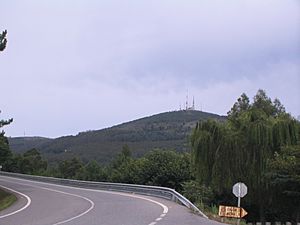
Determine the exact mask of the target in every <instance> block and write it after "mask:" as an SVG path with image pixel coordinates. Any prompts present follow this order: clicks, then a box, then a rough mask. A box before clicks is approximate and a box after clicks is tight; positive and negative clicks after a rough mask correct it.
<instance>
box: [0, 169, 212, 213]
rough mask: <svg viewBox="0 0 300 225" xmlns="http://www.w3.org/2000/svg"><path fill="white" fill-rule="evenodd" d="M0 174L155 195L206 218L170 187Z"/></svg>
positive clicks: (98, 188)
mask: <svg viewBox="0 0 300 225" xmlns="http://www.w3.org/2000/svg"><path fill="white" fill-rule="evenodd" d="M0 175H4V176H9V177H17V178H23V179H29V180H35V181H43V182H47V183H54V184H61V185H68V186H73V187H84V188H90V189H97V190H106V191H119V192H127V193H137V194H141V195H149V196H155V197H159V198H164V199H167V200H170V201H173V202H177V203H179V204H182V205H184V206H186V207H187V208H189V209H190V210H192V211H193V212H195V213H197V214H199V215H200V216H202V217H204V218H208V217H207V216H206V215H205V214H204V213H203V212H201V211H200V210H199V209H198V208H197V207H196V206H195V205H194V204H193V203H191V202H190V201H189V200H188V199H187V198H185V197H184V196H183V195H181V194H179V193H178V192H177V191H175V190H174V189H171V188H166V187H158V186H146V185H136V184H121V183H109V182H93V181H82V180H70V179H61V178H54V177H43V176H32V175H27V174H20V173H9V172H4V171H0Z"/></svg>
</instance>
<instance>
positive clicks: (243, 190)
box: [232, 182, 248, 225]
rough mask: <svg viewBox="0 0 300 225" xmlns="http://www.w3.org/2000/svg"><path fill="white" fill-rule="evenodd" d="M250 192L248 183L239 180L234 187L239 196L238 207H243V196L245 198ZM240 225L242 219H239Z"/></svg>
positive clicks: (233, 191) (235, 193)
mask: <svg viewBox="0 0 300 225" xmlns="http://www.w3.org/2000/svg"><path fill="white" fill-rule="evenodd" d="M247 192H248V188H247V186H246V184H244V183H242V182H238V183H236V184H235V185H233V187H232V193H233V194H234V195H235V196H236V197H237V198H238V208H240V207H241V198H243V197H244V196H245V195H246V194H247ZM237 224H238V225H239V224H240V219H238V223H237Z"/></svg>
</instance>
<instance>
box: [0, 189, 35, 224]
mask: <svg viewBox="0 0 300 225" xmlns="http://www.w3.org/2000/svg"><path fill="white" fill-rule="evenodd" d="M0 187H2V188H4V189H7V190H9V191H11V192H14V193H17V194H19V195H21V196H23V197H25V198H26V199H27V204H26V205H25V206H23V207H22V208H21V209H18V210H16V211H14V212H11V213H8V214H5V215H2V216H0V219H2V218H5V217H8V216H11V215H14V214H16V213H19V212H21V211H23V210H25V209H26V208H27V207H28V206H29V205H30V204H31V199H30V198H29V197H28V196H27V195H25V194H23V193H21V192H18V191H16V190H13V189H11V188H8V187H5V186H2V185H0Z"/></svg>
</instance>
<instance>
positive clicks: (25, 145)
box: [9, 111, 226, 163]
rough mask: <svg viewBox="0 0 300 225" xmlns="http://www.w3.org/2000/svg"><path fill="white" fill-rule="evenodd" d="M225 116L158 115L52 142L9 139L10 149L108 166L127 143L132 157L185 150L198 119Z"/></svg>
mask: <svg viewBox="0 0 300 225" xmlns="http://www.w3.org/2000/svg"><path fill="white" fill-rule="evenodd" d="M209 118H211V119H217V120H225V119H226V117H224V116H219V115H216V114H212V113H206V112H202V111H174V112H166V113H160V114H157V115H153V116H149V117H145V118H142V119H138V120H134V121H131V122H127V123H123V124H120V125H116V126H113V127H110V128H106V129H102V130H95V131H86V132H81V133H79V134H78V135H76V136H64V137H60V138H56V139H49V138H42V137H17V138H9V143H10V148H11V149H12V151H14V152H19V153H22V152H24V151H27V150H29V149H31V148H37V149H38V150H40V151H41V152H42V154H43V155H44V157H46V158H47V159H48V161H49V162H50V163H54V162H57V161H58V160H63V159H70V158H72V157H74V156H77V157H79V158H81V160H83V161H84V162H88V161H90V160H91V159H95V160H97V161H98V162H100V163H108V162H110V161H111V159H112V158H113V157H114V156H115V155H116V154H117V153H119V152H120V151H121V150H122V147H123V146H124V145H125V144H127V145H128V146H129V148H130V149H131V150H132V152H133V155H134V156H136V157H139V156H142V155H144V154H145V153H146V152H147V151H149V150H152V149H154V148H163V149H174V150H176V151H182V152H184V151H189V144H188V136H189V134H190V133H191V131H192V129H193V128H194V127H195V125H196V123H197V122H198V121H199V120H206V119H209Z"/></svg>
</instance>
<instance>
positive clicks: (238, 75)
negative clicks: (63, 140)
mask: <svg viewBox="0 0 300 225" xmlns="http://www.w3.org/2000/svg"><path fill="white" fill-rule="evenodd" d="M271 6H272V7H271ZM2 7H4V8H3V10H2V12H3V13H2V14H1V22H2V24H3V25H1V26H4V25H5V27H3V28H2V27H0V30H3V29H8V41H9V42H8V46H7V49H6V51H4V52H3V53H1V54H0V68H1V73H0V78H1V80H5V83H6V85H2V86H1V92H2V93H4V97H3V99H2V100H1V103H0V109H1V110H2V111H3V114H1V116H3V117H4V118H6V117H14V119H15V122H14V123H13V124H12V125H10V126H9V127H8V128H7V133H8V134H9V135H22V134H23V132H24V130H25V131H26V133H27V134H28V135H44V136H52V137H53V136H60V135H66V134H74V133H77V132H80V131H82V130H88V129H99V128H102V127H107V126H111V125H114V124H116V123H120V122H124V121H128V120H131V119H136V118H139V117H141V116H147V115H150V114H155V113H158V112H162V111H169V110H175V109H178V108H179V105H180V104H182V105H183V104H184V101H185V96H186V92H187V90H188V92H189V95H190V99H191V98H192V96H193V95H194V96H195V99H196V105H197V106H198V109H200V108H202V109H203V110H205V111H209V112H214V113H218V114H226V112H227V111H228V110H229V109H230V107H231V106H232V104H233V103H234V102H235V101H236V99H237V97H239V96H240V94H241V93H243V92H246V93H247V94H248V96H249V97H252V96H254V95H255V93H256V91H257V90H258V89H259V88H262V89H265V90H266V91H267V93H268V94H269V95H270V96H271V97H272V98H274V97H278V98H279V99H280V100H281V101H282V103H283V104H284V105H285V106H286V108H287V110H288V111H290V112H292V114H293V115H295V116H296V115H298V114H300V110H299V103H298V102H299V91H298V87H299V74H300V68H299V61H300V54H299V52H300V43H299V38H300V28H299V27H300V24H299V21H300V13H299V11H300V3H299V2H298V1H297V0H286V1H281V0H266V1H263V2H262V1H258V0H251V1H250V0H246V1H234V0H229V1H228V0H226V1H225V0H214V1H208V0H203V1H195V0H190V1H189V2H188V3H187V2H184V3H183V2H182V1H171V0H166V1H158V0H154V1H150V2H140V1H131V2H130V3H129V2H124V1H119V0H113V1H100V2H99V1H79V0H76V1H71V0H66V1H59V0H56V1H55V0H54V1H46V2H41V1H37V0H27V1H19V0H12V1H8V2H6V3H5V4H4V5H3V6H2ZM4 113H5V114H4Z"/></svg>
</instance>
